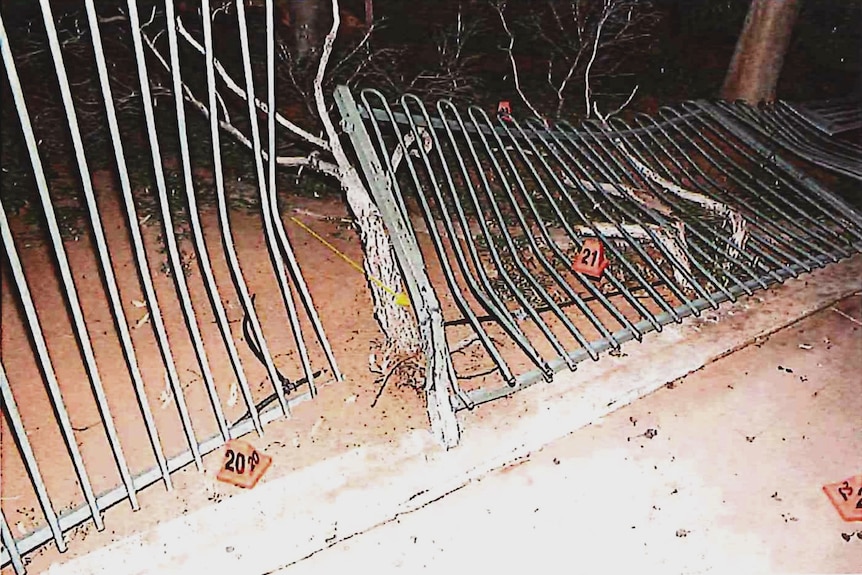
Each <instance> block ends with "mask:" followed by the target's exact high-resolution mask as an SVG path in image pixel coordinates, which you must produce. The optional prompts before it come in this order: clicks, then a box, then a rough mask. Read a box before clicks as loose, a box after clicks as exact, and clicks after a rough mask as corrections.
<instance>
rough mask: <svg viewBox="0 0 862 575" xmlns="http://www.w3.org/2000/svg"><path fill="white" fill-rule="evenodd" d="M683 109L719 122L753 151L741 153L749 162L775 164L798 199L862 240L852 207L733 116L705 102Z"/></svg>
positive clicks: (860, 219)
mask: <svg viewBox="0 0 862 575" xmlns="http://www.w3.org/2000/svg"><path fill="white" fill-rule="evenodd" d="M683 108H684V109H686V110H690V109H692V108H693V109H696V110H702V111H704V112H706V114H707V116H708V117H709V118H710V119H711V120H712V121H713V122H718V123H719V124H720V125H721V126H722V128H724V129H725V130H726V131H728V132H730V133H731V134H733V135H734V136H736V137H737V138H739V139H740V140H741V141H742V142H744V143H745V145H746V146H747V147H748V148H749V149H750V150H751V152H744V151H743V152H742V153H744V154H746V156H747V157H749V158H751V157H752V154H756V155H757V156H759V157H760V158H761V161H762V163H763V165H764V167H767V166H768V165H770V164H773V165H774V166H775V168H777V169H780V170H781V171H782V172H783V174H784V175H783V176H780V175H779V174H775V175H776V176H777V177H779V178H780V179H781V180H782V181H784V182H785V183H786V184H787V185H788V186H789V187H790V189H792V190H794V192H795V193H796V194H797V196H798V197H800V198H803V199H804V200H805V201H806V202H808V203H811V204H812V205H813V206H814V207H815V208H816V209H817V210H818V211H820V212H821V213H824V214H825V215H827V216H828V217H830V218H831V219H833V220H834V221H836V222H841V221H842V220H843V221H845V222H846V221H849V222H852V223H853V224H855V225H854V226H849V225H846V224H843V226H845V227H847V228H848V231H849V232H850V233H852V234H853V235H855V236H856V237H857V238H859V239H862V233H860V231H859V230H860V229H862V214H860V213H859V212H858V211H856V210H854V209H853V208H852V207H851V206H850V205H848V204H847V203H846V202H845V201H844V200H842V199H841V198H839V197H838V196H836V195H835V194H832V193H830V192H829V191H828V190H826V189H825V188H824V187H823V186H822V185H821V184H819V183H818V182H817V181H816V180H814V178H812V177H811V176H809V175H807V174H805V173H804V172H802V170H800V169H799V168H797V167H795V166H794V165H793V164H791V163H790V162H788V161H787V160H785V159H784V158H782V157H781V156H779V155H778V154H776V153H775V152H774V151H773V150H772V149H770V148H769V147H767V146H764V145H763V144H762V143H760V142H758V141H757V139H756V138H754V137H752V135H751V134H749V133H748V132H747V131H746V130H745V129H744V128H742V127H741V126H740V125H738V124H737V121H736V120H734V119H733V117H732V116H729V115H728V114H727V113H726V112H724V111H722V108H721V107H720V106H715V105H713V104H708V103H705V102H686V103H685V104H683ZM702 124H703V125H704V126H705V127H707V128H709V129H712V130H715V128H714V126H712V125H710V124H708V123H707V122H706V121H705V120H702ZM735 149H737V150H739V147H738V146H735ZM755 163H756V162H755ZM788 178H790V180H788ZM799 188H805V189H807V190H809V191H810V192H812V193H813V194H814V195H816V196H817V197H819V198H820V199H822V200H824V201H826V202H827V203H828V204H830V205H831V206H832V207H833V208H836V209H837V212H827V211H826V210H825V208H824V207H823V206H822V205H821V204H818V203H813V202H812V201H811V198H810V195H809V194H805V193H803V192H802V191H801V190H800V189H799ZM838 215H840V216H841V218H838V217H837V216H838ZM809 217H810V216H809Z"/></svg>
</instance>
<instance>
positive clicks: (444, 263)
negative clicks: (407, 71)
mask: <svg viewBox="0 0 862 575" xmlns="http://www.w3.org/2000/svg"><path fill="white" fill-rule="evenodd" d="M408 99H409V100H413V101H414V103H415V105H416V107H418V109H419V112H420V114H421V115H422V117H423V118H424V119H425V121H426V123H427V125H428V126H430V125H431V118H430V116H429V115H428V110H427V109H426V108H425V106H424V105H423V104H422V102H421V101H420V100H419V99H418V98H415V96H411V95H405V96H404V99H403V100H402V103H403V105H404V106H405V108H406V106H407V100H408ZM411 127H412V128H413V129H414V133H415V130H416V125H415V123H413V124H412V125H411ZM375 128H376V125H375ZM429 136H430V137H431V139H432V142H433V148H434V150H435V152H436V154H437V157H438V159H439V160H440V162H441V165H442V166H443V167H444V170H446V176H447V177H451V175H450V174H449V173H448V170H447V168H446V160H445V158H444V156H443V150H442V148H441V147H440V140H439V139H438V138H437V134H436V132H435V131H433V130H430V131H429ZM379 143H380V145H381V146H382V145H383V141H382V139H381V140H380V141H379ZM419 149H420V150H421V152H420V153H421V154H422V158H423V161H424V163H425V169H426V170H427V171H428V172H429V173H433V169H432V167H431V161H430V158H429V157H428V155H427V154H426V153H425V150H424V148H423V147H421V146H420V148H419ZM384 153H385V149H384ZM386 163H387V165H388V163H389V159H388V158H387V160H386ZM432 185H433V190H434V197H435V199H436V201H437V205H438V206H439V208H440V211H441V213H442V215H443V220H444V226H445V227H446V229H447V233H448V234H449V237H450V238H452V241H453V242H455V241H457V240H456V239H455V233H454V228H453V227H452V220H451V217H450V216H449V213H448V211H447V210H446V208H445V204H444V202H443V195H442V192H441V189H440V185H439V184H438V182H437V179H436V178H432ZM417 192H418V193H417V195H418V197H419V201H420V205H421V206H422V212H423V217H424V218H425V222H426V225H427V227H428V234H429V235H430V236H431V240H432V242H433V244H434V250H435V252H436V253H437V257H438V258H440V264H441V268H442V269H443V273H444V274H445V277H446V282H447V284H448V285H449V291H451V292H452V295H453V296H454V298H455V302H456V304H457V305H458V308H459V310H460V311H461V313H462V314H463V315H464V317H465V318H466V319H467V321H468V322H469V323H470V325H471V327H472V328H473V331H474V332H475V333H476V335H477V337H478V338H479V341H480V342H481V343H482V346H483V347H484V348H485V350H486V351H487V352H488V354H489V355H490V356H491V359H492V360H493V361H494V364H495V365H496V366H497V367H498V368H499V369H500V374H501V375H502V377H503V379H504V380H505V381H506V382H507V383H508V384H509V385H510V386H511V385H515V376H514V374H513V373H512V371H511V369H510V368H509V364H508V362H506V360H505V359H504V358H503V356H502V355H501V354H500V351H499V349H498V348H497V346H496V345H495V344H494V342H493V341H492V340H491V338H490V337H489V336H488V333H487V331H486V330H485V328H484V327H482V324H481V323H480V322H479V319H478V318H477V317H476V314H475V313H473V310H472V309H471V307H470V305H469V304H468V303H467V301H466V300H465V299H464V294H463V293H462V291H461V288H460V286H459V285H458V282H457V280H456V279H455V275H454V272H453V269H452V266H451V264H450V262H449V258H448V256H447V255H446V248H445V247H444V245H443V240H442V238H441V237H440V232H439V230H438V229H437V222H436V221H435V218H434V213H433V211H432V210H431V206H430V204H429V203H428V198H427V196H426V195H425V192H424V190H422V188H419V189H418V190H417Z"/></svg>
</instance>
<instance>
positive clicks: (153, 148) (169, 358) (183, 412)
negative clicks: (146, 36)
mask: <svg viewBox="0 0 862 575" xmlns="http://www.w3.org/2000/svg"><path fill="white" fill-rule="evenodd" d="M126 5H127V8H128V11H129V24H130V26H131V31H132V43H133V44H134V49H135V63H136V67H137V72H138V82H139V83H140V85H141V100H142V101H143V105H144V118H145V120H146V126H147V137H148V143H149V146H150V152H151V159H152V163H153V172H154V174H155V177H156V187H157V188H158V199H159V210H160V212H161V216H162V223H163V224H164V232H165V233H164V237H165V243H166V244H167V249H168V256H169V257H168V261H169V262H170V266H171V275H172V276H173V278H174V282H175V283H176V286H177V288H178V292H179V293H178V295H179V296H180V301H181V305H180V307H181V308H182V310H183V316H184V318H185V320H186V324H187V327H188V328H189V329H190V330H191V329H193V328H192V327H191V324H192V323H196V319H195V318H194V312H191V314H190V313H189V311H190V310H189V309H188V308H190V307H191V306H190V304H189V298H188V288H187V286H186V284H185V276H184V272H183V267H182V264H181V263H180V261H179V254H178V253H177V245H176V237H175V233H174V225H173V218H172V216H171V211H170V206H169V205H168V198H167V189H166V186H165V175H164V171H163V168H162V158H161V152H160V151H159V140H158V135H157V134H156V120H155V113H154V111H153V97H152V94H151V92H150V83H149V75H148V73H147V63H146V56H145V54H144V46H143V41H142V39H141V35H142V33H141V22H140V18H139V16H138V5H137V2H136V1H135V0H128V2H127V4H126ZM150 311H151V314H150V317H151V319H152V321H153V327H154V328H155V331H156V336H157V337H156V340H157V342H158V344H159V349H160V351H161V353H162V358H163V361H164V364H165V368H166V371H167V377H168V382H169V383H170V385H171V389H172V390H173V393H174V399H175V400H176V402H177V410H178V411H179V414H180V420H181V422H182V425H183V430H184V431H185V434H186V440H187V442H188V444H189V448H190V449H191V451H192V455H193V456H194V461H195V465H196V466H197V468H198V470H203V461H202V460H201V454H200V450H199V449H198V440H197V436H196V435H195V430H194V426H193V424H192V420H191V417H190V416H189V411H188V407H187V405H186V399H185V395H184V394H183V386H182V382H180V378H179V375H178V374H177V367H176V363H175V361H174V357H173V354H172V352H171V348H170V343H169V342H168V336H167V332H166V331H165V325H164V320H163V319H162V314H161V310H159V308H158V307H154V308H152V309H151V310H150ZM192 340H193V345H194V349H195V355H196V356H197V358H198V361H199V362H201V357H205V356H204V355H203V349H202V347H203V346H202V345H199V342H198V340H197V338H195V337H194V336H192ZM203 361H206V360H205V359H204V360H203ZM201 369H203V368H201Z"/></svg>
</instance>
